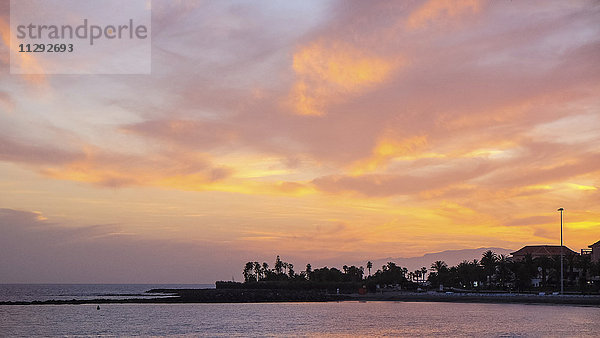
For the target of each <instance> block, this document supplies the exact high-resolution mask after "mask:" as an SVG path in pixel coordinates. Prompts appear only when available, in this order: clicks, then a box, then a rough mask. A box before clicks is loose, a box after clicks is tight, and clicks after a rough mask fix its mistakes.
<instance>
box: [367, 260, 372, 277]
mask: <svg viewBox="0 0 600 338" xmlns="http://www.w3.org/2000/svg"><path fill="white" fill-rule="evenodd" d="M372 267H373V263H371V261H368V262H367V269H369V277H371V268H372Z"/></svg>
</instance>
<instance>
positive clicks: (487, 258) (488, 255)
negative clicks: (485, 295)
mask: <svg viewBox="0 0 600 338" xmlns="http://www.w3.org/2000/svg"><path fill="white" fill-rule="evenodd" d="M497 261H498V257H497V255H496V254H495V253H494V252H493V251H492V250H488V251H486V252H484V253H483V255H482V257H481V262H480V264H481V266H482V267H483V270H484V271H485V277H486V284H487V285H488V286H489V285H491V283H492V276H493V275H494V273H496V262H497Z"/></svg>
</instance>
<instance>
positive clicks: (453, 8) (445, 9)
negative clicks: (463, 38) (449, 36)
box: [406, 0, 481, 30]
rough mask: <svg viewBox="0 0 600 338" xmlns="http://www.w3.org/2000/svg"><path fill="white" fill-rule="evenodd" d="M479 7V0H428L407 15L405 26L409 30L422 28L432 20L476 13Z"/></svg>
mask: <svg viewBox="0 0 600 338" xmlns="http://www.w3.org/2000/svg"><path fill="white" fill-rule="evenodd" d="M480 9H481V1H480V0H453V1H451V0H430V1H428V2H427V3H425V4H424V5H423V6H421V7H419V8H418V9H417V10H416V11H414V12H413V13H412V14H411V15H410V16H409V18H408V20H407V21H406V26H407V28H408V29H411V30H413V29H418V28H423V27H425V26H427V25H429V24H430V23H431V22H433V21H437V20H443V19H446V18H452V17H457V16H461V15H463V14H466V13H476V12H478V11H479V10H480Z"/></svg>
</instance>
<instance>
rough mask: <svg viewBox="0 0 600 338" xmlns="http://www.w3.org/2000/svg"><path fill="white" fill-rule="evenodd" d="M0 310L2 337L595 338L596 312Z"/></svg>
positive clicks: (293, 307) (237, 307)
mask: <svg viewBox="0 0 600 338" xmlns="http://www.w3.org/2000/svg"><path fill="white" fill-rule="evenodd" d="M100 306H101V309H100V310H96V305H92V304H88V305H35V306H10V305H8V306H0V336H89V335H93V336H106V335H109V336H111V335H120V336H135V335H143V336H148V335H155V336H156V335H159V336H198V335H205V336H228V337H229V336H265V335H271V336H272V335H276V336H330V335H331V336H367V335H375V336H386V335H387V336H509V337H511V336H544V337H546V336H597V335H598V332H600V308H598V307H577V306H557V305H513V304H460V303H410V302H366V303H363V302H340V303H277V304H275V303H263V304H106V305H100Z"/></svg>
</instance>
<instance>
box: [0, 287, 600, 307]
mask: <svg viewBox="0 0 600 338" xmlns="http://www.w3.org/2000/svg"><path fill="white" fill-rule="evenodd" d="M147 293H149V294H161V295H164V294H170V295H172V297H161V298H144V299H142V298H134V299H91V300H87V299H86V300H81V299H71V300H48V301H31V302H0V305H52V304H54V305H60V304H178V303H272V302H339V301H399V302H458V303H497V304H503V303H515V304H566V305H588V306H600V295H538V294H516V293H458V292H457V293H443V292H405V291H394V292H383V293H369V294H365V295H359V294H339V295H338V294H331V293H327V292H324V291H319V290H281V289H153V290H149V291H147Z"/></svg>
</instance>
